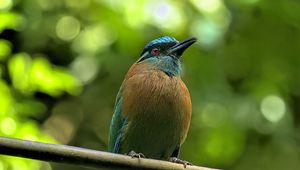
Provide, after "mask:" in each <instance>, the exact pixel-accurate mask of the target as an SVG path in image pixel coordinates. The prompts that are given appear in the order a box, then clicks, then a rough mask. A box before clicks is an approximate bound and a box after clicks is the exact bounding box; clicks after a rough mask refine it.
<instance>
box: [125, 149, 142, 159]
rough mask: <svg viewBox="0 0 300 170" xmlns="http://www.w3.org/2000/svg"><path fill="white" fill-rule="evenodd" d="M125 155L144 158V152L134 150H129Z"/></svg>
mask: <svg viewBox="0 0 300 170" xmlns="http://www.w3.org/2000/svg"><path fill="white" fill-rule="evenodd" d="M127 155H128V156H131V158H146V156H145V155H144V154H142V153H136V152H134V151H130V152H129V153H128V154H127Z"/></svg>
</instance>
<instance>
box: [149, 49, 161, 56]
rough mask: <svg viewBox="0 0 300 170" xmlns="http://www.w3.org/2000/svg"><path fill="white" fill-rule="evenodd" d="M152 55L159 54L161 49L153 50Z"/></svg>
mask: <svg viewBox="0 0 300 170" xmlns="http://www.w3.org/2000/svg"><path fill="white" fill-rule="evenodd" d="M151 54H152V55H157V54H159V49H158V48H153V49H152V50H151Z"/></svg>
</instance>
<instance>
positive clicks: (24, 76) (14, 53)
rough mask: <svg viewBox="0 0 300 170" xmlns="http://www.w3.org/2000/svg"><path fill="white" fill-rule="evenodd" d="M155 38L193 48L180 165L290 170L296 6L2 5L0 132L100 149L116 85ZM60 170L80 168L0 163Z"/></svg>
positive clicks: (0, 159) (294, 159) (0, 169)
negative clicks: (192, 40)
mask: <svg viewBox="0 0 300 170" xmlns="http://www.w3.org/2000/svg"><path fill="white" fill-rule="evenodd" d="M162 35H169V36H174V37H176V38H177V39H178V40H182V39H184V38H187V37H190V36H195V37H197V38H198V40H199V41H198V42H197V44H195V45H193V46H192V47H191V48H189V50H187V52H186V53H185V56H184V58H183V63H184V65H183V67H184V74H183V79H184V81H185V82H186V84H187V86H188V88H189V90H190V93H191V96H192V101H193V119H192V123H191V127H190V132H189V134H188V138H187V140H186V142H185V143H184V145H183V148H182V152H181V158H182V159H185V160H189V161H190V162H192V163H194V164H196V165H201V166H208V167H217V168H222V169H230V170H283V169H284V170H296V169H299V168H300V133H299V130H300V129H299V128H300V1H299V0H278V1H270V0H228V1H224V0H188V1H180V0H177V1H171V0H139V1H133V0H126V1H125V0H0V135H1V136H8V137H15V138H21V139H28V140H35V141H41V142H47V143H60V144H68V145H74V146H80V147H86V148H92V149H97V150H106V145H107V137H108V128H109V124H110V119H111V115H112V109H113V105H114V99H115V96H116V94H117V92H118V88H119V86H120V85H121V82H122V79H123V77H124V75H125V74H126V72H127V70H128V68H129V67H130V65H131V64H132V63H133V62H135V61H136V60H137V59H138V58H139V54H140V53H141V51H142V49H143V47H144V45H145V44H146V43H147V42H149V41H150V40H152V39H154V38H157V37H159V36H162ZM62 169H63V170H71V169H72V170H79V169H85V168H82V167H78V166H72V165H64V164H55V163H47V162H40V161H35V160H30V159H23V158H16V157H8V156H0V170H62ZM86 170H87V168H86Z"/></svg>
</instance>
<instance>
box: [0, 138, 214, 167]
mask: <svg viewBox="0 0 300 170" xmlns="http://www.w3.org/2000/svg"><path fill="white" fill-rule="evenodd" d="M0 154H3V155H11V156H18V157H24V158H31V159H37V160H42V161H49V162H60V163H69V164H77V165H82V166H90V167H98V168H113V169H116V168H121V169H125V168H126V169H145V170H153V169H161V170H171V169H172V170H174V169H178V170H180V169H182V170H183V169H184V170H213V169H210V168H204V167H198V166H187V167H186V168H184V167H183V165H180V164H175V163H171V162H167V161H160V160H153V159H143V158H131V157H129V156H125V155H120V154H113V153H108V152H102V151H96V150H91V149H84V148H79V147H73V146H66V145H56V144H46V143H40V142H33V141H26V140H20V139H13V138H7V137H0Z"/></svg>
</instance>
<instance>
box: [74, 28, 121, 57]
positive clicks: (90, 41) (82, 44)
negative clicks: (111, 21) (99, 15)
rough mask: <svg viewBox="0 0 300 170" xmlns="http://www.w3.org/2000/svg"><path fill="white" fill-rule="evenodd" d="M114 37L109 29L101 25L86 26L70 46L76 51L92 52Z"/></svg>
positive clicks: (108, 43)
mask: <svg viewBox="0 0 300 170" xmlns="http://www.w3.org/2000/svg"><path fill="white" fill-rule="evenodd" d="M115 39H116V37H115V34H113V32H112V30H111V29H108V28H106V27H104V26H102V25H94V26H88V27H86V28H85V29H84V31H82V32H80V34H79V35H78V37H76V39H75V40H74V42H73V44H72V48H73V50H74V51H76V52H78V53H88V54H94V53H96V52H97V51H100V50H102V49H103V48H105V47H107V46H108V45H110V44H111V43H112V42H114V41H115Z"/></svg>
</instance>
